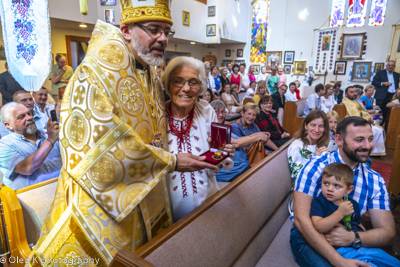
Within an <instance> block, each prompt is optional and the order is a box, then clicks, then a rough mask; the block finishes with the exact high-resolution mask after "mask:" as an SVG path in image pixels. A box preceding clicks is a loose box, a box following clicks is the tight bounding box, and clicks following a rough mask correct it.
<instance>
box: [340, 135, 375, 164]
mask: <svg viewBox="0 0 400 267" xmlns="http://www.w3.org/2000/svg"><path fill="white" fill-rule="evenodd" d="M343 141H344V142H343V152H344V153H345V154H346V156H347V157H348V158H349V159H351V160H352V161H354V162H359V163H365V162H367V161H368V158H369V155H371V152H372V149H373V147H372V148H371V149H369V150H368V149H364V148H357V149H356V150H354V151H352V150H350V149H348V146H347V143H346V141H345V140H343ZM367 151H368V156H367V157H366V158H365V159H364V158H362V157H360V156H359V155H358V154H357V152H367Z"/></svg>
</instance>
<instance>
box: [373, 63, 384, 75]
mask: <svg viewBox="0 0 400 267" xmlns="http://www.w3.org/2000/svg"><path fill="white" fill-rule="evenodd" d="M384 68H385V63H375V73H376V72H378V71H381V70H383V69H384Z"/></svg>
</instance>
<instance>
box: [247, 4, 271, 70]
mask: <svg viewBox="0 0 400 267" xmlns="http://www.w3.org/2000/svg"><path fill="white" fill-rule="evenodd" d="M268 18H269V0H257V1H256V2H255V3H254V5H253V25H252V33H251V52H250V62H251V63H265V61H266V52H265V50H266V47H267V28H268Z"/></svg>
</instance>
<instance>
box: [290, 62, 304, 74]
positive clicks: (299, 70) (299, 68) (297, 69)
mask: <svg viewBox="0 0 400 267" xmlns="http://www.w3.org/2000/svg"><path fill="white" fill-rule="evenodd" d="M306 66H307V61H295V63H294V69H293V74H296V75H304V74H306V69H307V67H306Z"/></svg>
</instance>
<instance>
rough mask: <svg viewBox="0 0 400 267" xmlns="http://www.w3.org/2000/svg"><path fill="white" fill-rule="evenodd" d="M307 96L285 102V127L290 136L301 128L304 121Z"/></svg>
mask: <svg viewBox="0 0 400 267" xmlns="http://www.w3.org/2000/svg"><path fill="white" fill-rule="evenodd" d="M306 102H307V98H303V99H301V100H299V101H296V102H294V101H288V102H286V103H285V109H284V113H283V125H282V127H283V129H285V131H287V132H288V133H289V134H290V136H293V134H294V133H295V132H296V131H297V130H299V129H300V126H301V124H302V123H303V122H304V117H302V116H303V114H304V109H305V107H306Z"/></svg>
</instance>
